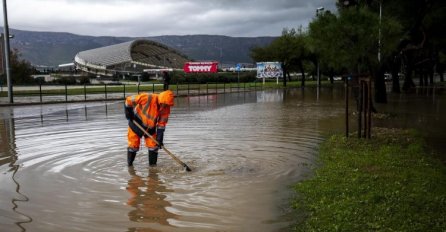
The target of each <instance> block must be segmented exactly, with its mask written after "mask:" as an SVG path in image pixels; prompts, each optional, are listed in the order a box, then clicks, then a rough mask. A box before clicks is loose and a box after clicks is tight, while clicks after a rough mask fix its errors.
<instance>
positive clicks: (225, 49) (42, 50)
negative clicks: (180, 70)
mask: <svg viewBox="0 0 446 232" xmlns="http://www.w3.org/2000/svg"><path fill="white" fill-rule="evenodd" d="M1 30H3V29H1ZM10 34H12V35H14V38H13V39H11V40H10V44H11V48H17V49H18V50H19V52H20V53H21V55H22V58H23V59H25V60H28V61H29V62H31V63H32V64H33V65H46V66H57V65H59V64H63V63H70V62H73V59H74V56H75V55H76V54H77V53H78V52H80V51H84V50H88V49H92V48H98V47H102V46H108V45H112V44H117V43H122V42H126V41H129V40H133V39H136V38H135V37H110V36H101V37H95V36H83V35H75V34H71V33H64V32H33V31H23V30H15V29H10ZM144 39H149V40H153V41H156V42H159V43H162V44H165V45H167V46H169V47H171V48H174V49H177V50H178V51H180V52H182V53H184V54H186V55H187V56H189V57H190V58H191V59H194V60H217V61H220V62H221V63H224V64H235V63H250V62H252V60H251V58H250V57H249V51H250V48H252V47H254V46H264V45H267V44H269V43H271V41H273V40H274V39H275V37H229V36H219V35H184V36H176V35H168V36H156V37H145V38H144Z"/></svg>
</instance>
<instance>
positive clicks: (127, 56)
mask: <svg viewBox="0 0 446 232" xmlns="http://www.w3.org/2000/svg"><path fill="white" fill-rule="evenodd" d="M188 61H189V58H188V57H187V56H185V55H183V54H181V53H179V52H178V51H176V50H173V49H171V48H169V47H167V46H165V45H162V44H160V43H157V42H154V41H150V40H145V39H138V40H133V41H128V42H125V43H120V44H115V45H111V46H106V47H100V48H96V49H91V50H86V51H82V52H79V53H77V54H76V56H75V58H74V65H75V67H76V69H77V70H80V71H83V72H86V73H89V74H94V75H96V76H120V75H129V76H133V75H141V74H142V73H143V72H147V71H150V70H154V71H155V70H162V69H169V70H172V69H183V65H184V63H186V62H188Z"/></svg>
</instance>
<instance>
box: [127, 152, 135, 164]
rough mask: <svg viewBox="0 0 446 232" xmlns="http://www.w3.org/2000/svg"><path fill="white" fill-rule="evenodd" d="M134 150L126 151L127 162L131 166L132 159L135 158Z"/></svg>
mask: <svg viewBox="0 0 446 232" xmlns="http://www.w3.org/2000/svg"><path fill="white" fill-rule="evenodd" d="M135 157H136V152H131V151H127V164H128V165H129V166H133V161H134V160H135Z"/></svg>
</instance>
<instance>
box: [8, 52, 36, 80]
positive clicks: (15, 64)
mask: <svg viewBox="0 0 446 232" xmlns="http://www.w3.org/2000/svg"><path fill="white" fill-rule="evenodd" d="M10 68H11V80H12V83H13V84H33V83H34V82H35V81H34V80H33V79H32V77H31V75H32V74H34V73H35V69H34V68H33V67H32V65H31V64H30V63H29V62H28V61H26V60H23V59H20V53H19V51H18V50H17V49H13V50H12V51H11V54H10ZM1 83H6V74H2V76H1Z"/></svg>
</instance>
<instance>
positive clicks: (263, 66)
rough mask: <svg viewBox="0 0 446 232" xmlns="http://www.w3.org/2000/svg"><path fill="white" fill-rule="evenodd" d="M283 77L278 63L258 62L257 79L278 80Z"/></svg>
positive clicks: (280, 65)
mask: <svg viewBox="0 0 446 232" xmlns="http://www.w3.org/2000/svg"><path fill="white" fill-rule="evenodd" d="M282 76H283V71H282V64H281V63H280V62H258V63H257V78H279V77H282Z"/></svg>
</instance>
